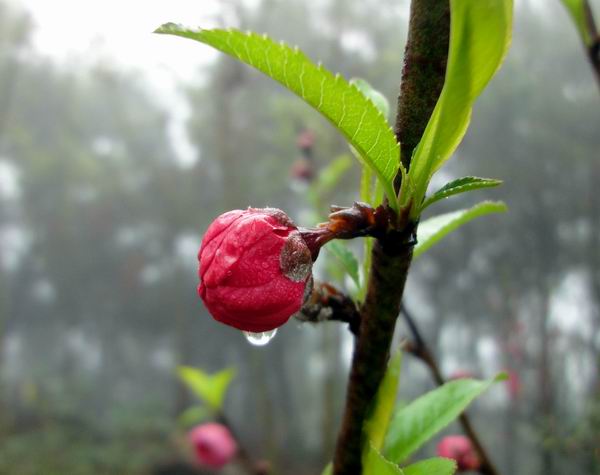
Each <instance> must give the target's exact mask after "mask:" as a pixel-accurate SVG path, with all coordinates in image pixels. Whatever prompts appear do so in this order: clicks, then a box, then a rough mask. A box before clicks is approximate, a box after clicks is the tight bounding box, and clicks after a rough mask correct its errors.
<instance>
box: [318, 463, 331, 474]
mask: <svg viewBox="0 0 600 475" xmlns="http://www.w3.org/2000/svg"><path fill="white" fill-rule="evenodd" d="M321 475H333V465H331V463H328V464H327V467H325V470H323V473H322V474H321Z"/></svg>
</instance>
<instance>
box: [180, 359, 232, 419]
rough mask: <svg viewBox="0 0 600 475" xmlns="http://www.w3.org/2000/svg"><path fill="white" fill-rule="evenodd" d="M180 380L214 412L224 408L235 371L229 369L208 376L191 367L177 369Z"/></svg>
mask: <svg viewBox="0 0 600 475" xmlns="http://www.w3.org/2000/svg"><path fill="white" fill-rule="evenodd" d="M177 374H178V376H179V378H180V379H181V380H182V381H183V382H184V383H185V384H186V386H187V387H188V388H190V389H191V390H192V392H193V393H194V394H195V395H196V396H197V397H198V398H199V399H200V400H201V401H204V402H205V403H206V405H207V406H208V407H209V408H210V409H212V410H213V411H219V410H220V409H221V407H223V400H224V399H225V395H226V393H227V389H228V388H229V385H230V384H231V381H232V380H233V378H234V377H235V369H233V368H228V369H225V370H223V371H219V372H218V373H215V374H212V375H210V374H208V373H205V372H204V371H202V370H200V369H198V368H192V367H191V366H179V367H178V368H177Z"/></svg>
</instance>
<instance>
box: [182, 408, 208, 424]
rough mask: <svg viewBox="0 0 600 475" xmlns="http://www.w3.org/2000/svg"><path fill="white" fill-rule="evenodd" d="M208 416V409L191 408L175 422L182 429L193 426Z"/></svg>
mask: <svg viewBox="0 0 600 475" xmlns="http://www.w3.org/2000/svg"><path fill="white" fill-rule="evenodd" d="M209 416H210V411H209V410H208V408H206V407H203V406H192V407H189V408H187V409H186V410H185V411H183V412H182V413H181V414H180V415H179V417H178V418H177V422H179V424H181V425H182V426H184V427H191V426H194V425H196V424H198V423H200V422H202V421H204V420H205V419H207V418H208V417H209Z"/></svg>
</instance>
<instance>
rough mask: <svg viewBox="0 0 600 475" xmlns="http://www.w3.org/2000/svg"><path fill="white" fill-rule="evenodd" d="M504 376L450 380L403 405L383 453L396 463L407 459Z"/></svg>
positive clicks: (394, 419) (393, 423) (504, 376)
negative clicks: (483, 379)
mask: <svg viewBox="0 0 600 475" xmlns="http://www.w3.org/2000/svg"><path fill="white" fill-rule="evenodd" d="M505 378H506V375H499V376H497V377H496V378H494V379H491V380H488V381H477V380H474V379H461V380H457V381H451V382H449V383H446V384H444V385H443V386H440V387H439V388H437V389H434V390H433V391H430V392H428V393H427V394H424V395H423V396H421V397H419V398H418V399H416V400H414V401H413V402H411V403H410V404H408V405H407V406H404V407H403V408H402V409H400V410H398V411H397V412H396V414H395V415H394V418H393V419H392V422H391V424H390V428H389V430H388V434H387V437H386V440H385V449H384V451H383V453H384V454H385V456H386V457H387V458H388V459H389V460H392V461H394V462H398V463H400V462H401V461H403V460H405V459H406V458H407V457H409V456H410V455H411V454H412V453H414V452H415V451H416V450H417V449H419V447H421V446H422V445H423V444H424V443H426V442H427V441H428V440H429V439H431V438H432V437H433V436H434V435H435V434H437V433H438V432H439V431H441V430H442V429H443V428H444V427H446V426H447V425H448V424H450V423H451V422H452V421H453V420H454V419H456V418H457V417H458V416H459V415H460V414H461V413H462V412H463V411H464V410H465V409H466V408H467V406H468V405H469V404H470V403H471V402H472V401H473V399H475V398H476V397H477V396H479V395H481V394H482V393H483V392H484V391H486V390H487V389H488V388H489V387H490V386H491V385H492V384H493V383H494V382H496V381H499V380H501V379H505Z"/></svg>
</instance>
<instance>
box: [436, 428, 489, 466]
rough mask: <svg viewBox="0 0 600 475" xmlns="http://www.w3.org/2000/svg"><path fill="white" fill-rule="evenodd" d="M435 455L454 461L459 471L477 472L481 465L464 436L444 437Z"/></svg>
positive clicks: (469, 442) (471, 445)
mask: <svg viewBox="0 0 600 475" xmlns="http://www.w3.org/2000/svg"><path fill="white" fill-rule="evenodd" d="M437 454H438V455H439V456H440V457H444V458H448V459H453V460H455V461H456V464H457V466H458V470H459V471H467V470H477V469H478V468H479V467H480V465H481V462H480V461H479V457H478V456H477V452H476V451H475V449H474V448H473V444H471V441H470V440H469V439H468V438H467V437H465V436H464V435H449V436H446V437H444V438H443V439H442V440H441V441H440V443H439V444H438V446H437Z"/></svg>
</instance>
